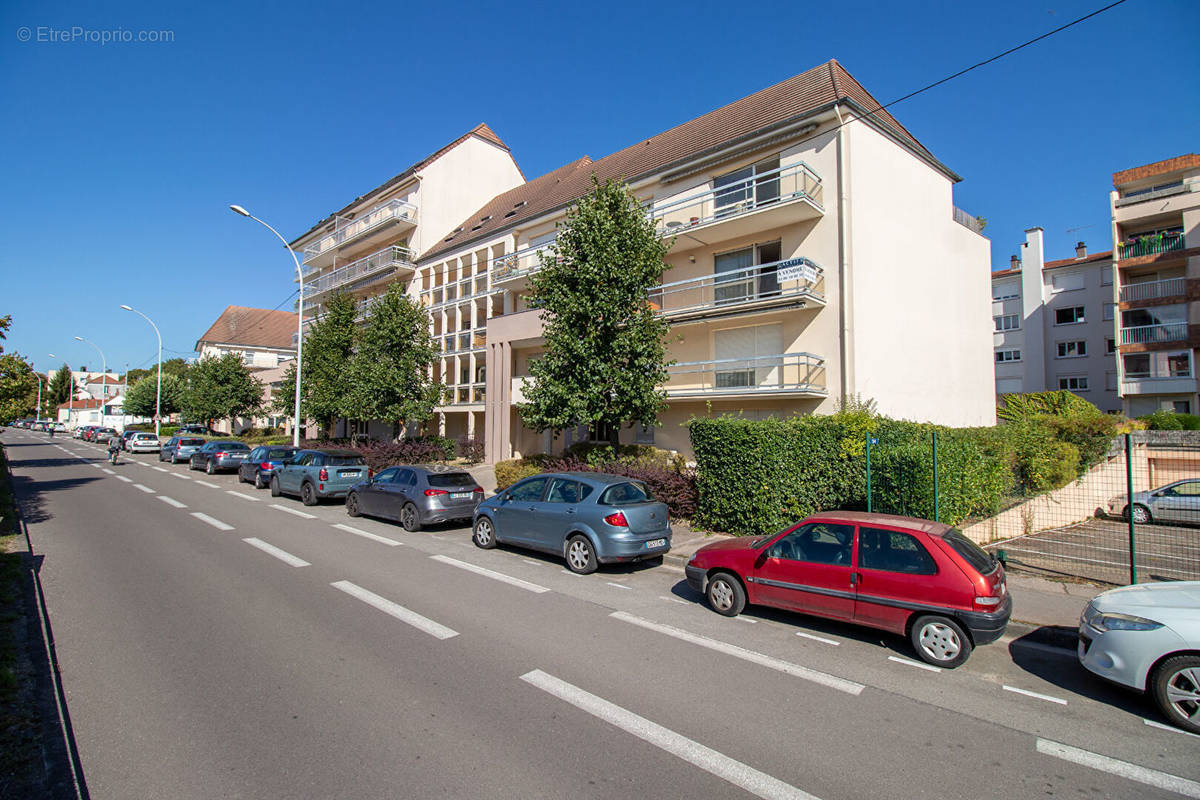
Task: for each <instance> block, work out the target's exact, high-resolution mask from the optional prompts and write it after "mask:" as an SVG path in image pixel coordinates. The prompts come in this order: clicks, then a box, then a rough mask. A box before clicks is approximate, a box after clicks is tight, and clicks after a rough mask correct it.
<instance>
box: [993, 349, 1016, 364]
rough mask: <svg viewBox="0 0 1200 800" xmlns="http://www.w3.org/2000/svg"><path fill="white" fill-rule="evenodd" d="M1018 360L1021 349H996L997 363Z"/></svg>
mask: <svg viewBox="0 0 1200 800" xmlns="http://www.w3.org/2000/svg"><path fill="white" fill-rule="evenodd" d="M1020 360H1021V351H1020V350H997V351H996V363H997V364H1003V363H1005V362H1008V361H1020Z"/></svg>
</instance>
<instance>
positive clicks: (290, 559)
mask: <svg viewBox="0 0 1200 800" xmlns="http://www.w3.org/2000/svg"><path fill="white" fill-rule="evenodd" d="M242 541H243V542H245V543H246V544H248V545H250V546H251V547H257V548H258V549H259V550H262V551H263V552H264V553H266V554H267V555H272V556H275V557H276V558H278V559H279V560H280V561H282V562H283V563H285V564H288V565H290V566H293V567H311V566H312V564H310V563H308V562H307V561H305V560H304V559H303V558H297V557H296V556H294V555H292V554H291V553H289V552H288V551H286V550H280V549H279V548H278V547H276V546H275V545H273V544H267V543H266V542H264V541H263V540H262V539H256V538H254V537H250V538H249V539H242Z"/></svg>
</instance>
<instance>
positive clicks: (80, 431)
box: [72, 425, 88, 439]
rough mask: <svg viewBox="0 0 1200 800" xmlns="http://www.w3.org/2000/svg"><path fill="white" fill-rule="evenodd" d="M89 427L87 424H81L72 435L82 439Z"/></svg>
mask: <svg viewBox="0 0 1200 800" xmlns="http://www.w3.org/2000/svg"><path fill="white" fill-rule="evenodd" d="M87 429H88V426H87V425H80V426H79V427H78V428H76V429H75V433H74V434H72V435H73V436H74V438H76V439H82V438H84V434H86V433H87Z"/></svg>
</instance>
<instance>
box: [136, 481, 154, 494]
mask: <svg viewBox="0 0 1200 800" xmlns="http://www.w3.org/2000/svg"><path fill="white" fill-rule="evenodd" d="M133 488H135V489H141V490H142V491H143V492H145V493H146V494H154V490H153V489H151V488H150V487H149V486H143V485H142V484H140V483H135V484H134V485H133Z"/></svg>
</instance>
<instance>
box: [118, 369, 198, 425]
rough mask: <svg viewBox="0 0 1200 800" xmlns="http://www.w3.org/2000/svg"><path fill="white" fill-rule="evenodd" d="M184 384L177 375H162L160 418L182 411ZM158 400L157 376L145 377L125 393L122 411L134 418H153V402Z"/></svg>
mask: <svg viewBox="0 0 1200 800" xmlns="http://www.w3.org/2000/svg"><path fill="white" fill-rule="evenodd" d="M185 389H186V382H185V381H184V379H183V378H180V377H179V376H178V375H169V374H167V373H165V372H164V373H163V377H162V409H161V411H162V416H163V417H166V416H168V415H170V414H176V413H178V412H180V411H182V410H183V399H184V396H185V394H186V392H185ZM157 399H158V375H157V373H156V374H153V375H147V376H146V377H144V378H142V379H141V380H139V381H138V382H137V383H135V384H132V385H131V386H130V387H129V391H128V392H126V393H125V406H124V411H125V413H126V414H132V415H134V416H135V417H153V416H154V408H155V402H156V400H157Z"/></svg>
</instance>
